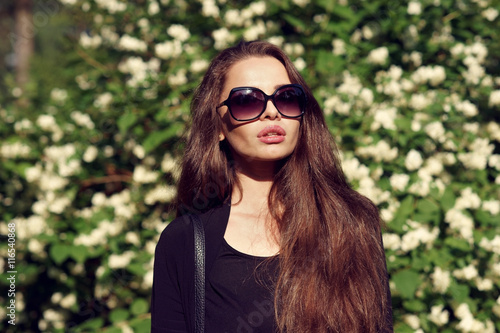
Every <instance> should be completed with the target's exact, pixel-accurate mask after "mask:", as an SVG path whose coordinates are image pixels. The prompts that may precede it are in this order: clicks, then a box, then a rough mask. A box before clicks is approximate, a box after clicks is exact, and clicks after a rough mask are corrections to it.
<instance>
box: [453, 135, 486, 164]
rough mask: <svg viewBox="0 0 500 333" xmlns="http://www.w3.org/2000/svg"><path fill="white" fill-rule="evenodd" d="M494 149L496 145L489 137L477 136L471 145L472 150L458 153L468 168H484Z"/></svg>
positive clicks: (460, 159) (459, 158)
mask: <svg viewBox="0 0 500 333" xmlns="http://www.w3.org/2000/svg"><path fill="white" fill-rule="evenodd" d="M494 149H495V146H494V145H493V144H491V143H490V141H489V140H488V139H486V138H485V139H482V138H476V139H475V140H474V141H473V142H472V143H471V144H470V145H469V150H470V152H469V153H460V154H458V160H459V161H460V162H462V163H463V164H464V166H465V167H466V168H468V169H478V170H482V169H484V168H486V166H487V164H488V158H489V157H490V155H491V154H492V153H493V150H494Z"/></svg>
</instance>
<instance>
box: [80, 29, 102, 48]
mask: <svg viewBox="0 0 500 333" xmlns="http://www.w3.org/2000/svg"><path fill="white" fill-rule="evenodd" d="M79 43H80V45H81V46H82V47H83V48H85V49H96V48H98V47H99V46H101V44H102V38H101V36H99V35H94V36H92V37H91V36H89V35H88V34H87V33H86V32H82V33H81V34H80V40H79Z"/></svg>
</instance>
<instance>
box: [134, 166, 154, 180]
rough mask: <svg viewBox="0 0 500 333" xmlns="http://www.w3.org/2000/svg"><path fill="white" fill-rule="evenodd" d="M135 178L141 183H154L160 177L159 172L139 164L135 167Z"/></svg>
mask: <svg viewBox="0 0 500 333" xmlns="http://www.w3.org/2000/svg"><path fill="white" fill-rule="evenodd" d="M132 178H133V180H134V181H135V182H137V183H140V184H145V183H153V182H155V181H156V180H157V179H158V173H156V172H155V171H149V170H147V169H146V167H144V166H142V165H139V166H137V167H136V168H135V169H134V174H133V176H132Z"/></svg>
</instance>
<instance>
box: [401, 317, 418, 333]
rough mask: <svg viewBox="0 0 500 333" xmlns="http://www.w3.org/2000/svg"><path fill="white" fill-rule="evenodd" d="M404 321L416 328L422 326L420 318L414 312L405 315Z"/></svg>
mask: <svg viewBox="0 0 500 333" xmlns="http://www.w3.org/2000/svg"><path fill="white" fill-rule="evenodd" d="M403 321H404V322H405V323H406V324H408V326H410V327H411V328H412V329H414V330H416V329H418V328H420V319H419V318H418V316H416V315H413V314H407V315H404V316H403Z"/></svg>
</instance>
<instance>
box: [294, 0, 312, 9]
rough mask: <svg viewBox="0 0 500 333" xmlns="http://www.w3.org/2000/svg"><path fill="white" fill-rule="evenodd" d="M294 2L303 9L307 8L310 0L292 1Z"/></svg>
mask: <svg viewBox="0 0 500 333" xmlns="http://www.w3.org/2000/svg"><path fill="white" fill-rule="evenodd" d="M292 2H293V3H294V4H296V5H297V6H299V7H301V8H305V6H307V5H308V4H309V0H292Z"/></svg>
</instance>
